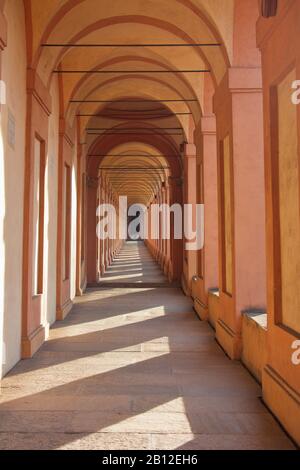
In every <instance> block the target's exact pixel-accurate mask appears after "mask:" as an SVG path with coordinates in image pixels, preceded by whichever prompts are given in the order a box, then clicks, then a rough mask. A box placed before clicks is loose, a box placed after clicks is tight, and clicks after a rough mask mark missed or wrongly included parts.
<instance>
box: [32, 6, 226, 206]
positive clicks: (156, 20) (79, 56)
mask: <svg viewBox="0 0 300 470" xmlns="http://www.w3.org/2000/svg"><path fill="white" fill-rule="evenodd" d="M24 5H25V12H26V23H27V33H28V38H29V40H28V44H27V48H28V62H29V66H30V67H31V68H34V69H36V70H37V72H38V74H39V76H40V77H41V79H42V80H43V82H44V83H45V85H47V86H49V84H50V82H51V79H52V77H53V75H54V74H57V75H59V78H60V84H61V93H62V96H61V108H62V109H61V115H64V116H65V117H66V119H67V120H68V121H69V122H72V121H73V119H74V117H75V116H80V117H79V119H80V126H79V132H80V140H81V142H85V143H86V146H85V147H86V149H87V154H88V155H90V154H91V149H93V153H94V155H96V154H98V155H102V154H103V153H104V150H103V149H104V148H105V147H109V152H110V153H113V154H117V155H119V154H122V156H120V157H119V156H118V157H114V158H113V157H105V158H104V159H103V157H102V156H101V157H99V158H98V159H97V157H93V160H94V161H95V160H96V159H97V165H98V167H99V166H100V167H102V170H101V173H102V174H103V175H104V174H105V175H106V177H107V178H109V180H110V182H111V184H112V186H113V188H114V190H116V192H117V193H120V192H121V193H123V194H125V193H126V194H128V196H130V200H132V201H133V202H135V201H136V200H137V199H139V201H143V202H147V201H148V200H149V199H150V198H151V197H153V195H154V194H155V191H156V190H157V188H158V187H159V186H160V185H161V183H162V181H165V180H166V178H167V176H168V175H169V174H171V175H173V174H175V173H176V174H177V175H178V174H180V172H181V161H180V145H181V144H182V143H183V142H185V141H191V139H192V138H193V130H194V128H195V126H196V125H197V124H198V122H199V120H200V118H201V114H202V109H203V105H204V102H205V100H204V77H205V75H208V74H209V76H210V77H211V81H212V83H213V85H217V84H218V83H220V81H221V79H222V77H223V76H224V73H225V71H226V68H227V66H228V65H229V63H230V60H231V57H232V49H233V44H232V43H233V18H234V0H226V2H224V0H127V1H124V0H113V1H112V0H43V1H40V0H24ZM220 12H222V14H220ZM200 43H201V44H206V45H202V46H199V44H200ZM175 44H176V45H180V47H178V46H177V47H171V46H170V45H175ZM207 44H209V46H208V45H207ZM211 44H213V46H212V45H211ZM88 45H89V46H88ZM100 45H102V46H101V47H100ZM158 45H163V47H161V46H158ZM166 45H168V46H167V47H166ZM154 71H155V72H154ZM124 101H126V103H124ZM139 101H142V102H139ZM121 141H122V142H121ZM150 149H151V151H150ZM163 149H167V152H168V154H169V157H164V156H163V153H162V152H163V151H164V150H163ZM165 151H166V150H165ZM132 154H133V155H139V157H131V156H130V155H132ZM154 154H155V155H160V154H161V155H162V156H161V157H152V156H151V155H154ZM124 155H127V156H124ZM178 156H179V158H178ZM89 158H90V157H89V156H88V157H87V159H88V162H89ZM93 165H94V163H93V164H92V166H93ZM176 165H177V166H176ZM113 166H117V167H118V168H119V170H117V169H113V168H112V167H113ZM127 167H128V170H127V171H126V172H125V168H127ZM158 167H161V168H158ZM104 168H105V169H104ZM141 168H144V170H142V169H141ZM152 168H154V169H152ZM94 170H95V168H94ZM123 180H124V181H123Z"/></svg>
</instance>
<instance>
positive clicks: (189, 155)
mask: <svg viewBox="0 0 300 470" xmlns="http://www.w3.org/2000/svg"><path fill="white" fill-rule="evenodd" d="M196 165H197V161H196V147H195V145H194V144H185V147H184V204H190V205H191V206H192V208H193V210H192V214H193V224H192V225H193V228H194V227H196V225H195V214H196V204H197V184H196V175H197V166H196ZM183 212H185V211H183ZM190 241H192V240H190ZM186 243H189V240H187V239H185V244H186ZM196 274H197V251H196V250H186V249H185V246H184V260H183V277H182V283H183V289H184V292H185V293H186V295H191V293H192V278H193V276H194V275H196Z"/></svg>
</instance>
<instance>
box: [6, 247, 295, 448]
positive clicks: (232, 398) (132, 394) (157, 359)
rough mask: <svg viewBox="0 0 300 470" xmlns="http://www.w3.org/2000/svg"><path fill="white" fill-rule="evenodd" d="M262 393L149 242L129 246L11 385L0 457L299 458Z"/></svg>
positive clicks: (17, 370) (12, 378)
mask: <svg viewBox="0 0 300 470" xmlns="http://www.w3.org/2000/svg"><path fill="white" fill-rule="evenodd" d="M112 284H114V285H112ZM134 284H136V285H134ZM260 395H261V389H260V387H259V385H258V384H257V383H256V381H255V380H254V379H253V378H252V377H251V376H250V374H249V373H248V372H247V371H246V369H245V368H244V367H243V366H242V365H241V364H240V363H239V362H233V361H231V360H230V359H229V358H228V357H227V356H226V355H225V354H224V352H223V350H222V349H221V348H220V347H219V346H218V344H217V343H216V342H215V340H214V334H213V330H212V329H211V327H210V326H209V325H208V324H207V323H206V322H201V321H200V320H199V319H198V317H197V315H196V314H195V312H194V311H193V305H192V302H191V301H190V300H189V299H188V298H187V297H185V296H184V295H183V293H182V291H181V289H179V288H177V287H169V285H168V283H167V281H166V279H164V278H163V275H162V273H161V271H160V269H159V268H158V266H157V264H156V263H155V261H153V259H152V257H151V256H150V255H149V253H148V251H147V249H146V248H145V246H144V244H143V243H142V242H128V243H127V244H125V246H124V248H123V249H122V251H121V252H120V254H119V255H118V256H117V257H116V258H115V260H114V262H113V263H112V265H111V267H110V269H109V270H108V273H107V275H106V276H105V278H104V280H103V285H101V286H100V287H98V288H95V289H93V288H91V289H88V290H87V291H86V293H85V294H84V296H83V297H80V298H79V299H77V300H76V303H75V305H74V307H73V310H72V311H71V313H70V315H69V316H68V317H67V318H66V319H65V320H64V321H62V322H59V323H56V324H55V325H54V326H53V328H52V330H51V332H50V337H49V340H48V341H47V342H46V343H45V344H44V345H43V346H42V348H41V349H40V350H39V351H38V352H37V354H36V355H35V356H34V358H32V359H28V360H24V361H22V362H21V363H19V364H18V365H17V366H16V367H15V368H14V369H13V370H12V371H11V372H10V373H9V374H8V375H7V376H6V378H4V379H3V381H2V395H1V397H0V448H1V449H110V450H114V449H232V448H235V449H249V448H250V449H292V448H293V445H292V443H291V442H290V440H289V439H288V438H287V437H286V435H285V434H284V432H283V431H282V429H281V428H280V426H279V425H278V424H277V422H276V421H275V420H274V418H273V417H272V416H271V414H270V413H269V412H268V411H267V409H266V408H265V407H264V406H263V404H262V402H261V400H260Z"/></svg>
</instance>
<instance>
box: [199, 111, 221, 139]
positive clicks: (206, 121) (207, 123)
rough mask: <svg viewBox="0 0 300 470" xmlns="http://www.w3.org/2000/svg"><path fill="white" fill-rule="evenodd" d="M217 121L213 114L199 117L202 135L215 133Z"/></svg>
mask: <svg viewBox="0 0 300 470" xmlns="http://www.w3.org/2000/svg"><path fill="white" fill-rule="evenodd" d="M216 132H217V123H216V116H215V114H211V115H207V116H203V117H202V118H201V133H202V135H216Z"/></svg>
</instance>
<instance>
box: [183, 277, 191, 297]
mask: <svg viewBox="0 0 300 470" xmlns="http://www.w3.org/2000/svg"><path fill="white" fill-rule="evenodd" d="M181 287H182V290H183V292H184V294H185V295H186V296H187V297H190V296H191V289H190V288H189V285H188V283H187V281H186V278H185V275H184V273H183V274H182V276H181Z"/></svg>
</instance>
